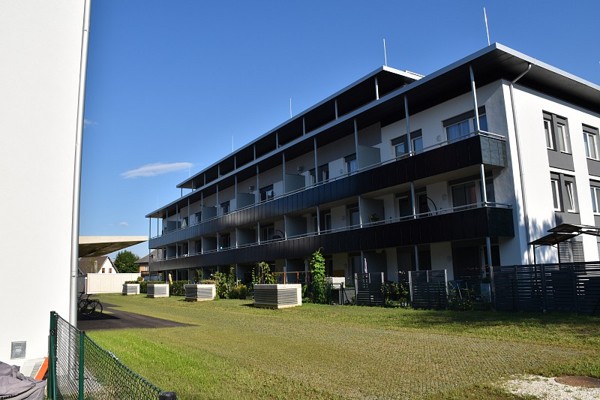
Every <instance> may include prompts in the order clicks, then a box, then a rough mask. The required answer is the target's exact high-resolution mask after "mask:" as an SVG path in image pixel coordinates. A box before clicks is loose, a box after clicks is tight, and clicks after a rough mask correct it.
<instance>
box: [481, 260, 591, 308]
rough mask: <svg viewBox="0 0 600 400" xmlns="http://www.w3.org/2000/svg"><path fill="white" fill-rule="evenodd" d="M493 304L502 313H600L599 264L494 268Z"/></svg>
mask: <svg viewBox="0 0 600 400" xmlns="http://www.w3.org/2000/svg"><path fill="white" fill-rule="evenodd" d="M493 276H494V281H493V283H494V297H495V298H494V305H495V307H496V309H497V310H501V311H533V312H545V311H566V312H576V313H579V314H600V264H599V263H569V264H536V265H515V266H504V267H494V274H493Z"/></svg>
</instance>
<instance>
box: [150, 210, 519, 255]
mask: <svg viewBox="0 0 600 400" xmlns="http://www.w3.org/2000/svg"><path fill="white" fill-rule="evenodd" d="M480 208H502V209H511V208H512V207H511V205H509V204H503V203H494V202H487V203H483V202H480V203H473V204H466V205H461V206H457V207H448V208H440V209H435V210H429V211H426V212H423V213H419V214H414V215H412V214H411V215H405V216H399V217H390V218H388V219H381V220H378V221H369V222H363V223H362V224H355V225H346V226H342V227H337V228H331V229H321V230H319V231H316V232H315V231H311V232H306V233H301V234H297V235H287V238H284V237H280V238H274V239H270V240H260V242H259V241H255V242H252V243H244V244H238V245H237V246H235V245H232V246H231V247H229V248H227V249H210V250H203V251H200V252H196V253H193V254H192V253H190V254H186V255H185V256H180V257H177V256H170V257H167V258H166V259H165V258H162V259H161V258H156V259H155V261H165V260H172V259H177V258H185V257H188V256H193V255H203V254H212V253H217V252H220V251H229V250H234V249H242V248H247V247H252V246H259V245H264V244H269V243H273V242H280V241H286V240H295V239H302V238H305V237H310V236H319V235H326V234H332V233H339V232H345V231H352V230H358V229H365V228H370V227H373V226H377V225H386V224H395V223H398V222H405V221H411V220H417V219H424V218H430V217H435V216H439V215H443V214H451V213H458V212H462V211H466V210H473V209H480Z"/></svg>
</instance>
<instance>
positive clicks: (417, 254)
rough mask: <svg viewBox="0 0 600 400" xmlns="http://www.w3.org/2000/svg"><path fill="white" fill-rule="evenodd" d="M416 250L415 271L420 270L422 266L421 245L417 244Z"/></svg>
mask: <svg viewBox="0 0 600 400" xmlns="http://www.w3.org/2000/svg"><path fill="white" fill-rule="evenodd" d="M414 250H415V271H419V270H420V266H419V264H420V262H419V261H420V260H419V246H417V245H416V244H415V249H414Z"/></svg>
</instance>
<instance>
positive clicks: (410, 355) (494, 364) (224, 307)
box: [89, 295, 600, 399]
mask: <svg viewBox="0 0 600 400" xmlns="http://www.w3.org/2000/svg"><path fill="white" fill-rule="evenodd" d="M100 298H101V300H102V301H103V302H106V303H111V304H115V305H118V306H120V307H121V309H123V310H124V311H130V312H136V313H140V314H146V315H151V316H154V317H158V318H164V319H170V320H173V321H178V322H182V323H187V324H191V325H190V326H184V327H177V328H160V329H128V330H114V331H92V332H89V336H90V337H91V338H92V339H93V340H94V341H96V342H97V343H98V344H99V345H101V346H103V347H104V348H105V349H107V350H109V351H111V352H113V353H115V354H116V355H117V357H118V358H119V359H121V361H123V362H124V363H125V364H126V365H127V366H129V367H130V368H131V369H133V370H134V371H136V372H137V373H139V374H140V375H142V376H143V377H145V378H147V379H148V380H150V381H151V382H153V383H154V384H156V385H157V386H159V387H161V388H162V389H163V390H173V391H176V392H177V394H178V398H180V399H193V398H209V399H254V398H269V399H273V398H281V399H309V398H310V399H313V398H323V399H335V398H340V399H347V398H370V399H378V398H385V399H393V398H398V399H407V398H410V399H416V398H435V399H442V398H443V399H446V398H456V399H464V398H470V399H477V398H493V399H513V398H517V397H514V396H511V395H508V394H506V393H503V392H501V391H500V390H498V389H495V388H494V386H493V383H494V382H498V381H499V380H501V379H502V378H503V377H508V376H510V375H512V374H522V373H535V374H544V375H560V374H575V375H588V376H594V377H600V318H598V317H582V316H572V315H557V314H553V315H541V314H535V315H534V314H512V313H511V314H507V313H496V312H492V311H488V312H450V311H416V310H404V309H390V308H371V307H355V306H324V305H315V304H305V305H303V306H302V307H296V308H291V309H285V310H267V309H258V308H253V307H251V306H248V305H249V304H251V300H246V301H242V300H218V301H213V302H201V303H188V302H185V301H183V299H182V298H180V297H171V298H157V299H150V298H146V297H144V296H143V295H140V296H121V295H102V296H100Z"/></svg>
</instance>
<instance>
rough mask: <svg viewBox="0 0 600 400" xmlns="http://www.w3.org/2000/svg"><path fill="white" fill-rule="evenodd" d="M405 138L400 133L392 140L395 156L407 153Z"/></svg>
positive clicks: (402, 155)
mask: <svg viewBox="0 0 600 400" xmlns="http://www.w3.org/2000/svg"><path fill="white" fill-rule="evenodd" d="M406 139H407V138H406V135H402V136H400V137H397V138H396V139H393V140H392V146H393V147H394V154H395V156H396V158H398V157H404V156H406V155H408V143H407V140H406Z"/></svg>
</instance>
